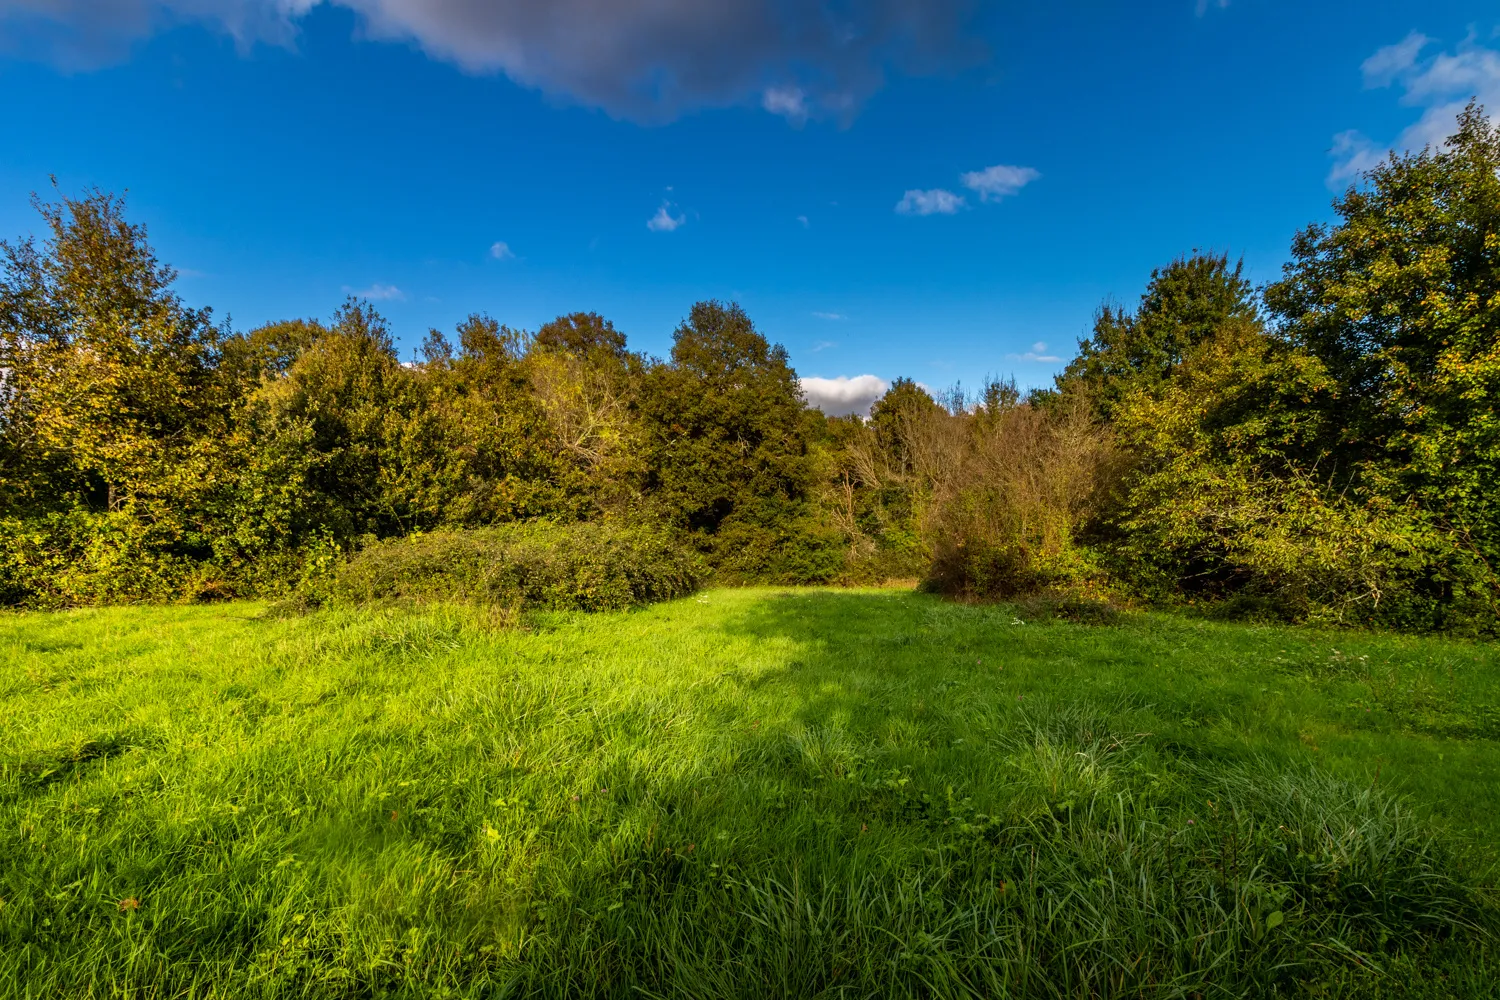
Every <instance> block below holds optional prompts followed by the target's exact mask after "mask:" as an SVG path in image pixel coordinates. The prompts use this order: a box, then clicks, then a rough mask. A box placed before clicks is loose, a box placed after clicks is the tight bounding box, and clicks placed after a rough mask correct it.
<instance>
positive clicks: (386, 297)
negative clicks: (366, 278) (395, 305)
mask: <svg viewBox="0 0 1500 1000" xmlns="http://www.w3.org/2000/svg"><path fill="white" fill-rule="evenodd" d="M344 291H345V292H346V293H347V294H349V295H354V296H357V297H358V298H361V299H369V300H370V301H371V302H405V301H406V293H405V292H403V291H402V290H401V289H399V288H397V287H396V286H395V285H387V284H385V283H383V282H379V281H377V282H375V283H374V284H373V285H371V286H370V287H369V288H350V287H349V286H348V285H345V286H344Z"/></svg>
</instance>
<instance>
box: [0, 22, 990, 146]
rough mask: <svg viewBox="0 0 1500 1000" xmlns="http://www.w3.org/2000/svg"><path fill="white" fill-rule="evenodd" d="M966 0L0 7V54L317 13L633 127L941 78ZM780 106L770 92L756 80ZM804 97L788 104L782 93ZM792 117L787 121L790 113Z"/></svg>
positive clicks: (843, 102) (83, 50) (125, 45)
mask: <svg viewBox="0 0 1500 1000" xmlns="http://www.w3.org/2000/svg"><path fill="white" fill-rule="evenodd" d="M974 6H975V5H974V4H973V3H971V2H969V0H877V2H860V3H853V4H850V3H845V2H841V0H804V2H799V3H785V2H781V0H713V2H707V3H706V2H704V0H0V51H10V52H16V53H20V54H22V55H24V56H26V57H28V58H40V59H46V60H49V61H51V62H54V63H56V64H60V65H65V66H68V67H69V68H74V69H77V68H86V67H90V66H98V65H101V64H103V63H107V62H110V61H114V60H117V59H120V58H123V57H124V56H126V55H128V53H129V51H130V48H131V46H132V45H133V44H134V43H135V42H138V41H141V40H143V39H145V38H148V37H150V36H151V35H153V34H155V33H157V32H158V31H161V30H163V29H165V28H168V27H171V26H174V25H178V24H182V23H185V22H187V23H200V24H205V25H207V26H209V27H210V28H212V29H214V30H217V31H220V32H222V33H223V34H225V35H228V36H230V37H232V38H234V39H235V40H236V42H237V43H238V44H239V45H240V47H241V48H242V49H248V48H250V47H252V46H253V45H255V44H256V43H270V44H273V45H285V46H291V45H293V44H294V43H295V42H296V39H297V35H298V33H299V31H300V28H301V21H302V19H303V18H304V17H305V16H306V15H307V14H308V12H309V11H311V10H312V9H313V8H316V7H338V8H343V9H345V10H348V11H352V12H353V13H354V14H355V16H356V17H357V18H358V21H359V26H358V28H357V29H356V30H357V37H360V38H365V39H372V40H376V41H388V42H390V41H394V42H404V43H409V44H411V45H413V46H415V47H416V48H419V49H421V50H422V51H423V52H425V53H426V54H427V55H428V56H430V57H431V58H434V59H440V60H443V61H445V62H450V63H453V64H455V65H457V66H459V67H460V68H462V69H463V70H465V71H467V72H470V73H499V74H503V75H505V76H507V77H509V78H510V79H512V80H514V81H515V82H517V83H519V84H521V85H523V86H527V87H534V88H536V89H537V90H540V91H543V92H545V93H548V94H552V95H558V96H563V97H566V98H569V99H571V100H573V101H576V102H578V103H579V104H583V105H587V106H591V107H599V108H603V109H605V110H606V111H608V112H610V113H611V114H615V115H619V116H621V117H625V118H632V119H637V120H654V121H660V120H666V119H670V118H673V117H676V116H677V115H679V114H681V113H683V112H684V111H690V110H692V109H695V108H701V107H726V106H731V105H743V104H747V103H751V102H753V101H756V100H760V101H761V102H762V103H766V104H776V105H777V108H778V109H779V110H776V111H775V113H777V114H786V113H787V112H788V111H790V110H793V109H794V108H797V107H800V109H801V111H802V115H803V116H813V115H831V116H835V117H838V116H846V115H847V114H848V113H850V112H851V111H853V110H854V109H855V108H856V107H857V106H858V104H859V103H860V102H862V101H863V100H864V99H866V98H868V97H869V96H870V95H871V94H873V93H874V92H876V91H877V90H879V89H880V87H881V86H882V85H883V83H884V81H885V79H886V77H887V76H888V75H889V73H890V71H891V70H893V69H894V70H897V71H900V72H906V73H927V72H947V71H949V70H950V69H951V68H952V67H953V66H954V65H964V64H972V63H974V62H976V61H978V60H979V59H980V58H982V55H983V46H982V45H981V44H980V43H979V42H978V41H977V40H975V39H974V38H973V36H972V35H971V32H970V28H969V26H970V24H971V22H972V21H973V15H974V9H973V8H974ZM768 80H776V81H779V84H778V86H777V87H776V88H774V89H775V90H776V91H777V92H778V93H779V94H780V96H779V97H777V98H768V95H769V94H770V93H771V92H770V91H767V90H766V89H765V87H766V81H768ZM793 93H796V94H798V95H800V96H799V97H798V98H797V99H796V100H795V101H793V100H790V98H789V95H791V94H793ZM788 117H794V116H792V115H788Z"/></svg>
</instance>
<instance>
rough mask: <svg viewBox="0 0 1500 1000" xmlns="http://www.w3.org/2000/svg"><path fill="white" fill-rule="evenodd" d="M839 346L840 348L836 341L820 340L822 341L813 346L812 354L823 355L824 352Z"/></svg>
mask: <svg viewBox="0 0 1500 1000" xmlns="http://www.w3.org/2000/svg"><path fill="white" fill-rule="evenodd" d="M837 346H839V345H838V344H837V343H836V342H835V341H832V340H820V341H818V342H817V343H816V344H814V345H813V346H812V353H814V354H819V353H821V352H823V351H826V350H828V349H829V348H830V347H837Z"/></svg>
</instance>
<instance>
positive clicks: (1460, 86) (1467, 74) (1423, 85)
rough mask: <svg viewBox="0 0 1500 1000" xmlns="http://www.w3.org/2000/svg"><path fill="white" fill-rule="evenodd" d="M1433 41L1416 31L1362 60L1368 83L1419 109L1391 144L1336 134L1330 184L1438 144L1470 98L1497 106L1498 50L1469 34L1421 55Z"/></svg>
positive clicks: (1357, 134) (1359, 135)
mask: <svg viewBox="0 0 1500 1000" xmlns="http://www.w3.org/2000/svg"><path fill="white" fill-rule="evenodd" d="M1432 44H1433V40H1432V39H1430V38H1428V37H1427V36H1426V35H1423V34H1420V33H1418V32H1415V31H1414V32H1412V33H1411V34H1409V35H1407V36H1406V37H1405V38H1403V39H1402V40H1401V41H1399V42H1396V43H1395V44H1393V45H1387V46H1385V47H1384V48H1382V49H1379V50H1377V51H1376V52H1375V53H1374V54H1372V55H1371V56H1370V57H1369V58H1368V59H1366V60H1365V61H1364V63H1363V64H1362V66H1361V67H1360V69H1361V72H1362V73H1363V75H1364V82H1365V86H1366V87H1369V88H1379V87H1391V86H1394V87H1398V88H1399V89H1400V90H1401V96H1400V98H1399V100H1400V103H1401V104H1403V105H1405V106H1407V107H1412V108H1419V109H1421V113H1420V114H1419V116H1418V118H1417V120H1416V121H1414V122H1412V123H1411V124H1410V125H1408V126H1407V127H1406V128H1405V129H1403V130H1402V131H1401V134H1400V135H1398V136H1397V137H1396V139H1395V141H1394V142H1391V143H1380V142H1377V141H1375V140H1374V139H1371V138H1370V137H1369V136H1367V135H1365V134H1364V133H1363V132H1360V131H1359V130H1357V129H1350V130H1348V131H1346V132H1340V133H1339V134H1338V135H1336V136H1334V137H1333V146H1332V148H1331V149H1330V150H1329V152H1330V154H1331V155H1332V156H1333V159H1334V165H1333V169H1332V170H1330V171H1329V174H1328V183H1329V185H1330V186H1331V187H1337V186H1340V185H1342V184H1346V183H1349V182H1351V181H1354V180H1356V179H1357V178H1358V177H1359V176H1360V175H1361V174H1362V173H1363V172H1364V171H1366V170H1369V169H1370V168H1371V167H1374V166H1376V165H1378V164H1379V163H1380V161H1381V160H1383V159H1384V158H1385V156H1386V153H1387V152H1389V151H1391V150H1396V151H1398V152H1400V151H1406V150H1419V149H1422V148H1423V147H1425V146H1433V147H1436V146H1441V145H1442V144H1443V143H1444V142H1445V141H1447V139H1448V137H1449V136H1450V135H1452V134H1453V133H1454V132H1455V131H1456V130H1457V126H1456V119H1457V118H1458V113H1459V112H1460V111H1462V110H1463V108H1464V105H1465V104H1467V103H1468V101H1469V100H1470V98H1475V97H1477V98H1478V99H1479V102H1480V103H1481V104H1483V105H1484V106H1485V107H1486V108H1488V109H1490V110H1491V111H1492V112H1493V111H1494V110H1495V109H1496V108H1497V107H1500V49H1495V48H1489V47H1487V46H1485V45H1481V44H1480V43H1478V42H1477V41H1475V40H1474V39H1473V38H1468V39H1466V40H1464V41H1463V42H1460V43H1459V44H1458V45H1457V46H1455V47H1454V48H1453V49H1452V50H1450V51H1445V52H1437V53H1435V54H1433V55H1431V56H1424V55H1423V53H1424V52H1425V51H1426V50H1427V49H1428V47H1429V46H1430V45H1432Z"/></svg>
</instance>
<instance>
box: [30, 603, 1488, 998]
mask: <svg viewBox="0 0 1500 1000" xmlns="http://www.w3.org/2000/svg"><path fill="white" fill-rule="evenodd" d="M255 611H256V608H255V606H253V605H232V606H218V607H202V608H182V607H178V608H116V609H96V610H89V611H86V612H71V613H64V614H46V615H42V614H25V615H9V616H5V617H4V618H0V715H3V716H4V717H5V718H6V719H8V720H10V724H9V725H8V726H6V727H5V728H4V730H3V731H0V899H3V900H4V905H3V906H0V997H3V998H7V1000H8V998H11V997H15V998H17V1000H19V998H22V997H39V996H47V997H53V996H57V997H74V996H89V995H99V996H102V995H107V994H115V995H123V996H198V997H205V998H209V997H226V998H227V997H235V998H252V1000H270V998H290V997H294V996H295V997H327V996H337V997H344V996H360V997H396V996H407V997H411V996H444V995H446V996H449V997H453V998H465V997H475V998H477V997H494V996H505V995H527V996H536V997H615V996H623V995H628V994H630V993H637V994H648V995H654V996H681V997H695V998H698V997H702V998H715V997H726V998H727V997H744V996H751V995H754V996H759V995H769V996H785V997H815V996H835V995H840V994H847V995H850V996H861V997H874V996H879V997H911V998H917V997H921V998H927V1000H931V998H950V997H951V998H960V997H961V998H971V997H1005V996H1013V997H1028V998H1029V997H1042V998H1059V1000H1061V998H1076V997H1100V998H1126V997H1129V998H1161V1000H1167V998H1173V997H1177V998H1180V997H1185V996H1186V997H1191V996H1193V995H1194V994H1199V995H1202V996H1205V997H1245V996H1248V997H1275V996H1285V997H1319V998H1326V1000H1334V998H1340V1000H1356V998H1357V1000H1366V998H1386V1000H1395V998H1415V997H1426V998H1430V1000H1438V998H1445V1000H1446V998H1479V997H1494V996H1495V995H1496V982H1497V975H1496V974H1497V971H1500V968H1497V958H1500V956H1497V952H1496V943H1497V937H1496V933H1497V931H1500V909H1497V905H1496V899H1497V897H1496V888H1497V886H1496V882H1495V873H1496V871H1497V869H1496V861H1497V860H1500V857H1497V845H1500V809H1497V793H1500V789H1497V786H1496V783H1495V782H1494V780H1493V777H1492V776H1493V774H1494V773H1495V771H1496V768H1497V767H1500V715H1497V714H1496V712H1497V711H1500V669H1497V668H1500V659H1497V651H1496V649H1495V648H1494V647H1493V646H1491V645H1484V644H1470V643H1463V642H1454V641H1443V640H1437V639H1432V638H1420V639H1419V638H1411V637H1402V636H1389V635H1385V636H1380V635H1369V634H1357V635H1349V634H1340V635H1336V636H1335V635H1331V634H1328V633H1323V632H1319V631H1317V630H1314V629H1308V628H1298V629H1290V628H1274V627H1272V628H1268V627H1255V628H1246V627H1242V626H1227V625H1219V624H1214V623H1207V622H1203V621H1192V620H1185V619H1182V618H1174V617H1169V616H1159V615H1145V616H1143V615H1124V616H1121V617H1120V618H1119V619H1118V621H1117V623H1116V624H1114V625H1112V626H1108V627H1103V628H1101V627H1099V626H1088V627H1084V626H1079V625H1075V624H1071V623H1068V622H1042V621H1037V620H1033V619H1032V618H1031V617H1030V614H1031V612H1030V611H1028V610H1026V609H1024V608H1021V607H1011V606H965V605H956V604H954V603H952V602H947V601H942V600H939V599H937V598H934V597H928V596H924V595H920V594H912V593H909V592H907V593H893V592H885V593H870V592H866V593H851V592H847V591H845V592H810V591H800V592H796V593H792V594H787V593H782V592H777V591H769V590H759V591H756V590H735V591H723V590H721V591H710V592H707V593H705V594H702V595H700V596H699V597H697V598H695V599H689V600H683V601H677V602H673V603H670V604H662V605H657V606H654V607H652V608H648V609H646V610H644V611H641V612H636V613H629V614H608V613H607V614H604V615H599V616H591V617H584V616H581V615H573V614H557V615H537V616H535V617H534V618H533V619H532V626H533V627H530V628H527V629H524V630H517V629H510V630H495V629H492V628H490V627H488V624H489V620H488V617H487V616H486V615H484V614H483V613H480V612H477V611H475V610H473V609H466V608H461V607H454V606H432V607H426V608H421V609H415V610H408V609H396V608H363V609H358V610H324V611H321V612H318V613H315V614H312V615H308V616H304V617H298V618H295V619H272V618H267V617H257V615H256V614H255ZM1484 706H1488V708H1489V714H1485V713H1484ZM1367 709H1368V711H1367Z"/></svg>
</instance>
